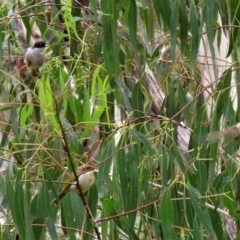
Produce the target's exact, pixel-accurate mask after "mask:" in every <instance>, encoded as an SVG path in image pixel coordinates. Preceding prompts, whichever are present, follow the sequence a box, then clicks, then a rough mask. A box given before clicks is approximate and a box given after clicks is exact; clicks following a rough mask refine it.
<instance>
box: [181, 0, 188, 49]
mask: <svg viewBox="0 0 240 240" xmlns="http://www.w3.org/2000/svg"><path fill="white" fill-rule="evenodd" d="M179 23H180V40H181V51H182V52H184V49H185V46H186V43H187V37H188V15H187V5H186V0H180V3H179Z"/></svg>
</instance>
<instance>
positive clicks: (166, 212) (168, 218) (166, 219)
mask: <svg viewBox="0 0 240 240" xmlns="http://www.w3.org/2000/svg"><path fill="white" fill-rule="evenodd" d="M159 214H160V218H161V223H162V230H163V235H164V239H165V238H166V239H173V240H174V239H178V238H177V235H176V233H175V231H174V228H173V225H174V212H173V205H172V200H171V190H167V191H166V192H165V193H164V195H163V198H162V201H161V205H160V213H159Z"/></svg>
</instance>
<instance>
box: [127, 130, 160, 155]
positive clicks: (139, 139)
mask: <svg viewBox="0 0 240 240" xmlns="http://www.w3.org/2000/svg"><path fill="white" fill-rule="evenodd" d="M129 132H130V134H131V135H132V137H133V139H134V140H135V141H136V142H137V143H142V144H143V146H144V147H146V148H147V150H148V151H149V152H150V153H151V154H155V150H154V149H153V148H152V145H151V143H150V142H149V140H148V139H147V138H146V137H145V136H144V135H143V134H142V133H140V132H138V131H136V130H134V129H129Z"/></svg>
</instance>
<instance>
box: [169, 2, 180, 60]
mask: <svg viewBox="0 0 240 240" xmlns="http://www.w3.org/2000/svg"><path fill="white" fill-rule="evenodd" d="M170 7H171V19H170V32H171V58H172V60H173V61H174V60H175V55H176V46H177V17H178V12H177V8H178V1H176V0H170Z"/></svg>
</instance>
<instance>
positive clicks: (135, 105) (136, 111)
mask: <svg viewBox="0 0 240 240" xmlns="http://www.w3.org/2000/svg"><path fill="white" fill-rule="evenodd" d="M131 103H132V104H131V105H132V110H133V116H134V117H136V118H138V117H142V116H144V112H143V105H144V98H143V94H142V89H141V83H140V81H139V82H138V83H137V84H136V85H135V87H134V89H133V93H132V101H131Z"/></svg>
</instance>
